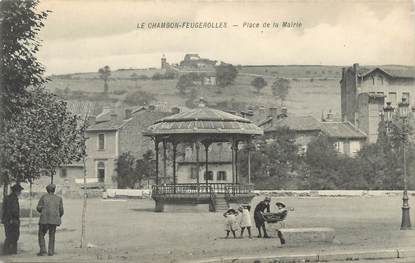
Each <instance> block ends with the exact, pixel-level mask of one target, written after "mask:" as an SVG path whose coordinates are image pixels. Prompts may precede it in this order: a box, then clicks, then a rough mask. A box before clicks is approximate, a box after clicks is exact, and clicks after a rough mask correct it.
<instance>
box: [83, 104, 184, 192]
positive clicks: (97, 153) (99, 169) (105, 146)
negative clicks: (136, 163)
mask: <svg viewBox="0 0 415 263" xmlns="http://www.w3.org/2000/svg"><path fill="white" fill-rule="evenodd" d="M178 110H179V109H178V108H174V109H173V110H172V111H168V112H167V111H161V110H160V109H158V108H157V107H156V106H149V107H138V108H128V109H125V110H124V112H120V111H117V110H114V109H108V108H107V109H104V111H103V112H102V113H101V114H99V115H98V116H96V118H95V121H94V123H92V124H91V125H90V126H89V127H88V129H87V131H86V133H87V137H88V140H87V142H86V149H87V156H88V157H87V160H86V171H87V181H88V183H96V184H98V186H99V187H104V188H117V185H116V181H115V180H114V178H115V176H116V175H117V174H116V161H117V159H118V157H119V156H120V155H121V154H122V153H125V152H130V153H131V154H132V155H133V156H135V157H136V158H138V159H140V158H142V156H143V154H144V153H145V152H146V151H148V150H153V143H152V142H151V139H150V138H148V137H144V136H143V135H142V133H141V132H142V131H143V130H144V129H145V128H146V127H148V126H149V125H151V124H152V123H154V122H155V121H156V120H158V119H161V118H164V117H166V116H169V115H171V114H173V113H175V112H177V111H178ZM79 179H81V178H79ZM81 180H82V179H81ZM79 181H80V180H79ZM80 182H81V181H80Z"/></svg>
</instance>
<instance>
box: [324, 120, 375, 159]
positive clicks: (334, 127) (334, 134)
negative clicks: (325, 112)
mask: <svg viewBox="0 0 415 263" xmlns="http://www.w3.org/2000/svg"><path fill="white" fill-rule="evenodd" d="M321 131H322V132H323V133H324V134H326V135H327V136H328V137H330V138H331V139H332V140H333V141H334V143H335V147H336V149H337V151H338V152H339V153H342V154H345V155H347V156H350V157H354V156H356V154H357V153H358V152H359V151H360V149H361V148H362V146H363V145H364V144H365V143H366V138H367V136H366V134H365V133H363V132H362V131H360V130H358V129H356V127H354V126H353V125H352V124H351V123H350V122H321Z"/></svg>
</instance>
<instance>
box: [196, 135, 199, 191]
mask: <svg viewBox="0 0 415 263" xmlns="http://www.w3.org/2000/svg"><path fill="white" fill-rule="evenodd" d="M195 144H196V145H195V146H196V169H197V176H196V184H197V195H198V196H199V194H200V180H199V171H200V163H199V148H200V146H199V141H196V142H195Z"/></svg>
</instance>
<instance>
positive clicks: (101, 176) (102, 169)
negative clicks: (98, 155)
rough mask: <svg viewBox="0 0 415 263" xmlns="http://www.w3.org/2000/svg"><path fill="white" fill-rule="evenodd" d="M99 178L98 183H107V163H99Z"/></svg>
mask: <svg viewBox="0 0 415 263" xmlns="http://www.w3.org/2000/svg"><path fill="white" fill-rule="evenodd" d="M97 177H98V182H100V183H103V182H104V181H105V162H102V161H100V162H98V163H97Z"/></svg>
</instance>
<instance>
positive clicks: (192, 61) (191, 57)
mask: <svg viewBox="0 0 415 263" xmlns="http://www.w3.org/2000/svg"><path fill="white" fill-rule="evenodd" d="M216 62H217V61H216V60H210V59H207V58H201V57H200V56H199V54H186V55H185V56H184V59H183V60H182V61H180V67H181V68H190V69H192V68H197V69H212V68H213V67H214V66H215V65H216Z"/></svg>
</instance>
